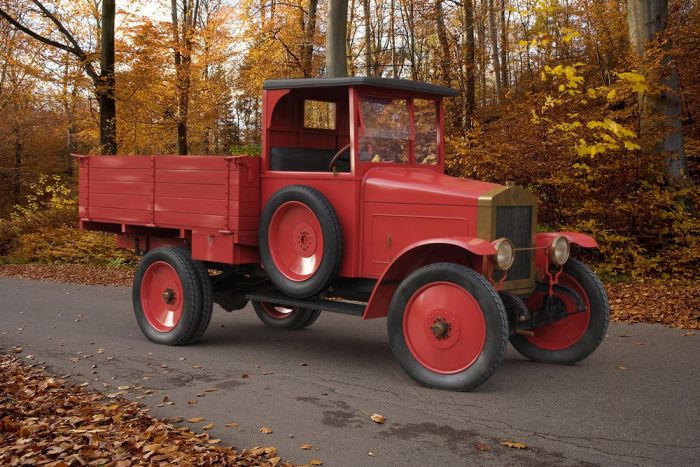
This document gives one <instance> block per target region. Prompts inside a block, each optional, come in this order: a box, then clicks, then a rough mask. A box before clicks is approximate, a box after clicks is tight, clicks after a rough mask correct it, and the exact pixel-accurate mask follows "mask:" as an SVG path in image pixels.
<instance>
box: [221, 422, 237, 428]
mask: <svg viewBox="0 0 700 467" xmlns="http://www.w3.org/2000/svg"><path fill="white" fill-rule="evenodd" d="M224 426H225V427H226V428H237V427H238V426H239V425H238V423H236V422H230V423H227V424H226V425H224Z"/></svg>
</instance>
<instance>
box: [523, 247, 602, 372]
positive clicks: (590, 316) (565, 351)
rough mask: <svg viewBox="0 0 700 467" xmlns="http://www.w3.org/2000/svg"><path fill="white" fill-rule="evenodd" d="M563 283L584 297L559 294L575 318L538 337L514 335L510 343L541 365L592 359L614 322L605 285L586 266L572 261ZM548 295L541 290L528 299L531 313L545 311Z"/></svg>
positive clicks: (548, 328)
mask: <svg viewBox="0 0 700 467" xmlns="http://www.w3.org/2000/svg"><path fill="white" fill-rule="evenodd" d="M559 284H561V285H563V286H564V287H566V288H567V289H568V290H570V291H572V292H573V293H575V294H576V295H578V297H579V298H580V300H581V302H582V303H583V306H584V309H583V310H578V309H577V300H576V299H575V298H574V297H571V296H570V295H569V294H566V293H561V292H557V291H556V289H555V292H554V294H555V299H558V300H559V301H560V302H561V303H562V304H563V306H564V307H565V309H566V312H567V314H570V315H571V316H568V317H565V318H564V319H561V320H558V321H554V322H552V323H549V324H546V325H544V326H541V327H538V328H536V329H534V330H533V331H534V335H532V336H521V335H517V334H516V335H514V336H512V337H511V339H510V342H511V344H513V347H515V348H516V350H517V351H518V352H520V353H521V354H522V355H524V356H525V357H527V358H529V359H530V360H534V361H537V362H546V363H561V364H572V363H577V362H580V361H581V360H583V359H584V358H586V357H588V356H589V355H590V354H592V353H593V351H594V350H595V349H596V348H598V346H599V345H600V343H601V342H602V341H603V338H604V337H605V333H606V332H607V330H608V323H609V321H610V306H609V304H608V297H607V294H606V293H605V289H603V284H601V283H600V280H599V279H598V277H597V276H596V275H595V273H594V272H593V271H591V270H590V269H589V268H588V267H587V266H586V265H585V264H583V263H582V262H581V261H578V260H576V259H570V260H569V261H567V262H566V264H565V265H564V270H563V271H562V273H561V274H560V276H559ZM546 297H547V294H546V292H541V291H537V292H535V293H534V294H532V295H531V296H530V298H528V300H527V306H528V308H529V309H530V310H531V311H534V310H538V309H540V308H541V306H542V303H543V301H544V300H545V298H546Z"/></svg>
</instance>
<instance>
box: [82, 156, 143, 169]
mask: <svg viewBox="0 0 700 467" xmlns="http://www.w3.org/2000/svg"><path fill="white" fill-rule="evenodd" d="M151 159H152V157H151V156H91V157H90V169H93V168H112V169H147V168H150V167H151V163H152V162H151Z"/></svg>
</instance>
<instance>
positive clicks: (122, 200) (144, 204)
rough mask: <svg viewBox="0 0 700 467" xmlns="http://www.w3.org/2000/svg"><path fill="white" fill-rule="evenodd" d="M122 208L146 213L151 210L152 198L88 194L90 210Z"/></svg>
mask: <svg viewBox="0 0 700 467" xmlns="http://www.w3.org/2000/svg"><path fill="white" fill-rule="evenodd" d="M94 206H95V207H102V208H124V209H139V210H143V211H147V210H150V209H152V208H153V198H152V197H151V196H150V195H149V196H142V195H121V194H119V195H115V194H102V193H90V208H91V209H92V207H94Z"/></svg>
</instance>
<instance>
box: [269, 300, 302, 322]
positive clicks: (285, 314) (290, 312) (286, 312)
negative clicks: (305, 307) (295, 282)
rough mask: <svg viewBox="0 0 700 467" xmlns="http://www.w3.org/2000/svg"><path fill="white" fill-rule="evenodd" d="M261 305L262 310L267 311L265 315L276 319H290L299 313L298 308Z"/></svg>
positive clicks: (270, 304)
mask: <svg viewBox="0 0 700 467" xmlns="http://www.w3.org/2000/svg"><path fill="white" fill-rule="evenodd" d="M260 305H261V306H262V309H263V310H265V313H267V314H268V315H270V316H271V317H272V318H275V319H289V318H291V317H292V316H294V315H295V314H296V312H297V311H298V308H296V307H294V308H288V307H285V306H282V305H275V304H272V303H266V302H260Z"/></svg>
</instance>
